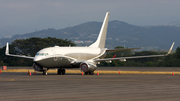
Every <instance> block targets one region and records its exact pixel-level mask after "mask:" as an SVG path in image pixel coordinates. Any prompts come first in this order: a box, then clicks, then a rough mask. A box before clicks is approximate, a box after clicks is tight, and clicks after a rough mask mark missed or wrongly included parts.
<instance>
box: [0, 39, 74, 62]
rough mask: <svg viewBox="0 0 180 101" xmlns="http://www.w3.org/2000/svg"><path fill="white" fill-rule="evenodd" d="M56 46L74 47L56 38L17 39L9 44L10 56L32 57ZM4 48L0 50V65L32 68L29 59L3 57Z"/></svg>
mask: <svg viewBox="0 0 180 101" xmlns="http://www.w3.org/2000/svg"><path fill="white" fill-rule="evenodd" d="M55 45H58V46H69V45H71V46H75V44H74V43H72V42H71V41H70V40H67V39H65V40H63V39H57V38H51V37H48V38H36V37H32V38H29V39H17V40H15V41H13V42H12V44H10V46H9V47H10V50H9V51H10V53H11V54H18V55H19V54H23V55H28V56H32V57H34V56H35V54H36V53H37V52H38V51H39V50H41V49H43V48H46V47H53V46H55ZM5 49H6V47H3V48H0V65H9V66H32V64H33V61H32V60H31V59H25V58H18V57H10V56H6V55H5Z"/></svg>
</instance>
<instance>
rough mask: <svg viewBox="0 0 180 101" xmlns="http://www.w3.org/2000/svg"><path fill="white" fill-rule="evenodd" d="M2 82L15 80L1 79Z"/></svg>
mask: <svg viewBox="0 0 180 101" xmlns="http://www.w3.org/2000/svg"><path fill="white" fill-rule="evenodd" d="M0 81H14V79H0Z"/></svg>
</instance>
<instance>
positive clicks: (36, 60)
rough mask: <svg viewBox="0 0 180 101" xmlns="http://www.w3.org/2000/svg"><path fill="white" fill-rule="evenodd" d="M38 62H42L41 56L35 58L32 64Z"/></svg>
mask: <svg viewBox="0 0 180 101" xmlns="http://www.w3.org/2000/svg"><path fill="white" fill-rule="evenodd" d="M40 60H42V57H41V56H36V57H35V58H34V62H38V61H40Z"/></svg>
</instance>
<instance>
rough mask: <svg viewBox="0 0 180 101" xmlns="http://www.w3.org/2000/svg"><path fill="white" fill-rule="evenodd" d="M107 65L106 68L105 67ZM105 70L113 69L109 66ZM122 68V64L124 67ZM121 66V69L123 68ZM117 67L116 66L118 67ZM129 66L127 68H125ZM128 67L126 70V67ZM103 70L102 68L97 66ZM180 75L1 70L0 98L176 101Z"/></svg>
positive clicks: (16, 100)
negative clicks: (64, 73) (29, 73)
mask: <svg viewBox="0 0 180 101" xmlns="http://www.w3.org/2000/svg"><path fill="white" fill-rule="evenodd" d="M108 68H109V69H108ZM108 68H104V70H114V69H117V67H108ZM123 68H124V67H123ZM123 68H121V69H122V70H125V69H123ZM118 69H119V68H118ZM126 69H128V68H126ZM129 69H130V70H132V69H134V70H138V71H146V70H147V69H148V70H149V71H151V70H152V71H172V70H176V71H179V68H178V67H177V68H170V67H169V68H163V69H161V68H159V67H157V68H155V67H154V68H148V67H144V68H143V67H141V68H137V67H132V68H129ZM129 69H128V70H129ZM99 70H103V68H99ZM179 78H180V75H174V76H172V75H169V74H168V75H167V74H166V75H165V74H163V75H161V74H155V75H154V74H145V75H144V74H100V75H81V74H79V73H69V74H66V75H56V73H49V74H48V75H47V76H46V75H42V73H37V74H36V75H34V74H33V73H32V75H31V76H29V75H28V74H27V73H12V72H3V73H0V100H2V101H21V100H23V101H32V100H35V101H82V100H85V101H92V100H96V101H97V100H100V101H119V100H122V101H170V100H174V101H179V100H180V96H179V94H180V90H179V89H180V80H179Z"/></svg>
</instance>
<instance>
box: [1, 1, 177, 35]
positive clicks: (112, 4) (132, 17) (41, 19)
mask: <svg viewBox="0 0 180 101" xmlns="http://www.w3.org/2000/svg"><path fill="white" fill-rule="evenodd" d="M106 12H110V18H109V20H110V21H112V20H119V21H124V22H127V23H129V24H133V25H138V26H147V25H155V26H156V25H167V24H170V23H176V22H180V0H0V38H1V37H7V36H12V35H14V34H24V33H29V32H33V31H36V30H42V29H47V28H55V29H61V28H66V27H72V26H75V25H78V24H81V23H85V22H89V21H98V22H102V21H103V19H104V16H105V13H106Z"/></svg>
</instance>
